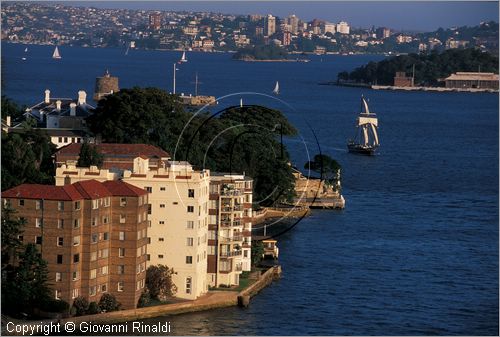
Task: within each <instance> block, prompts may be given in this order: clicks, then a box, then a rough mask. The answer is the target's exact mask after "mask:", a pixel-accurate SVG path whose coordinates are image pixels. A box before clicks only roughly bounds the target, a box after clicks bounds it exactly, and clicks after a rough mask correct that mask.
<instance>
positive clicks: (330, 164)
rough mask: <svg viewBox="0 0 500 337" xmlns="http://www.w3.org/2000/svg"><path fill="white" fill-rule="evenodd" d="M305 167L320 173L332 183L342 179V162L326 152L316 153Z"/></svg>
mask: <svg viewBox="0 0 500 337" xmlns="http://www.w3.org/2000/svg"><path fill="white" fill-rule="evenodd" d="M304 169H305V170H311V171H314V172H316V173H319V174H320V175H321V177H322V179H324V180H326V181H327V182H330V183H333V182H335V181H337V180H338V179H340V169H341V167H340V164H339V163H338V162H337V161H336V160H335V159H333V158H332V157H330V156H328V155H325V154H317V155H315V156H314V159H313V160H311V161H308V162H307V163H305V165H304Z"/></svg>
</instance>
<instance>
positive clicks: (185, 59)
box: [179, 52, 188, 62]
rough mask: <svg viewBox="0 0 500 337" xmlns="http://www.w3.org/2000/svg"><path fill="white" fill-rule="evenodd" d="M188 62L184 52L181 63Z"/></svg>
mask: <svg viewBox="0 0 500 337" xmlns="http://www.w3.org/2000/svg"><path fill="white" fill-rule="evenodd" d="M187 61H188V60H187V58H186V52H183V53H182V57H181V59H180V60H179V62H187Z"/></svg>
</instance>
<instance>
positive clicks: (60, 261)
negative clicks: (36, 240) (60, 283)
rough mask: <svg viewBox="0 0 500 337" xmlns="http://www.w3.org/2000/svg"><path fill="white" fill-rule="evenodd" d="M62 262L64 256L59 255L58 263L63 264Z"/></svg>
mask: <svg viewBox="0 0 500 337" xmlns="http://www.w3.org/2000/svg"><path fill="white" fill-rule="evenodd" d="M62 263H63V256H62V255H57V264H62Z"/></svg>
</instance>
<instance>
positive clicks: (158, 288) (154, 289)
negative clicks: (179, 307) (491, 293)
mask: <svg viewBox="0 0 500 337" xmlns="http://www.w3.org/2000/svg"><path fill="white" fill-rule="evenodd" d="M173 274H174V270H173V269H172V268H168V267H167V266H165V265H161V264H159V265H157V266H149V267H148V269H147V270H146V287H147V289H148V292H149V296H150V297H151V298H152V299H161V300H163V299H165V298H167V297H172V296H174V295H175V293H176V292H177V286H176V285H175V284H174V282H173V281H172V275H173Z"/></svg>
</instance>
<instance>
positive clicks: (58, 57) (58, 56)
mask: <svg viewBox="0 0 500 337" xmlns="http://www.w3.org/2000/svg"><path fill="white" fill-rule="evenodd" d="M52 58H53V59H56V60H59V59H61V58H62V57H61V54H59V49H57V46H56V49H54V54H52Z"/></svg>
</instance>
